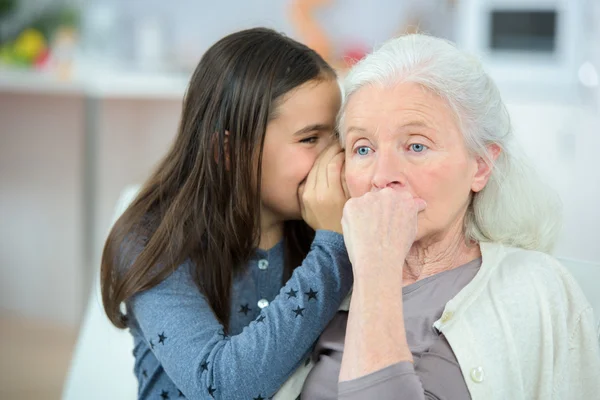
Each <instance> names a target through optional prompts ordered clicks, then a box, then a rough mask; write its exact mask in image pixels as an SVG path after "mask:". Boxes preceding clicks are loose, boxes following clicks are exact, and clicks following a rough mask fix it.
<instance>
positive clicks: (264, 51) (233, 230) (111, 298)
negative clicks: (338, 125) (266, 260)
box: [101, 28, 335, 331]
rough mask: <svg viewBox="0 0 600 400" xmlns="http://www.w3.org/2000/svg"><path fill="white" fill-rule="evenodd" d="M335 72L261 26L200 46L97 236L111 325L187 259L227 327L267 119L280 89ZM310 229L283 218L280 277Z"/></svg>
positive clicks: (256, 212)
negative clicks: (158, 157)
mask: <svg viewBox="0 0 600 400" xmlns="http://www.w3.org/2000/svg"><path fill="white" fill-rule="evenodd" d="M334 78H335V73H334V71H333V70H332V69H331V67H329V65H327V63H326V62H325V61H324V60H323V59H322V58H321V57H320V56H318V55H317V54H316V53H315V52H314V51H312V50H310V49H309V48H307V47H306V46H304V45H302V44H300V43H298V42H296V41H294V40H291V39H289V38H287V37H285V36H283V35H281V34H279V33H277V32H274V31H272V30H269V29H265V28H255V29H249V30H244V31H240V32H237V33H234V34H231V35H229V36H226V37H225V38H223V39H221V40H220V41H218V42H217V43H215V44H214V45H213V46H212V47H211V48H210V49H209V50H208V51H207V52H206V53H205V54H204V56H203V57H202V59H201V60H200V63H199V64H198V67H197V68H196V70H195V71H194V74H193V76H192V78H191V81H190V84H189V87H188V89H187V93H186V95H185V98H184V103H183V111H182V115H181V122H180V126H179V131H178V134H177V136H176V138H175V141H174V143H173V145H172V147H171V149H170V150H169V152H168V153H167V155H166V156H165V158H164V159H163V160H162V162H161V163H160V164H159V165H158V167H157V168H156V170H155V171H154V173H153V174H152V175H151V176H150V178H149V179H148V180H147V181H146V183H145V184H144V186H143V187H142V189H141V192H140V193H139V195H138V196H137V198H136V199H135V200H134V201H133V203H132V204H131V205H130V206H129V208H128V209H127V210H126V211H125V212H124V214H123V215H122V216H121V217H120V218H119V220H118V221H117V222H116V223H115V225H114V226H113V228H112V230H111V232H110V234H109V236H108V239H107V240H106V244H105V246H104V251H103V254H102V268H101V285H102V302H103V304H104V309H105V311H106V314H107V315H108V318H109V319H110V320H111V322H112V323H113V324H114V325H115V326H117V327H119V328H124V327H125V326H126V317H125V315H124V314H123V312H122V310H121V308H120V306H121V304H122V303H124V302H126V301H127V300H128V299H130V298H131V297H132V296H134V295H136V294H137V293H140V292H142V291H145V290H148V289H151V288H152V287H154V286H156V285H158V284H159V283H160V282H162V281H163V280H164V279H165V278H166V277H167V276H168V275H169V274H171V273H172V272H173V271H174V270H175V269H176V268H177V267H178V266H179V265H180V264H182V263H183V262H185V261H188V260H189V261H191V262H192V265H193V272H194V280H195V283H196V284H197V286H198V288H199V289H200V291H201V292H202V293H203V294H204V296H205V297H206V299H207V301H208V303H209V304H210V306H211V307H212V310H213V312H214V313H215V315H216V317H217V318H218V320H219V321H220V323H221V324H222V325H223V326H224V327H225V330H226V331H227V330H228V325H229V314H230V294H231V285H232V281H233V278H234V276H235V274H236V273H237V272H238V271H239V270H240V269H241V268H243V266H244V264H245V263H246V262H247V261H248V260H249V258H250V256H251V255H252V253H253V251H254V250H255V248H256V247H257V245H258V242H259V240H260V204H261V202H260V174H261V171H260V165H261V160H262V148H263V143H264V138H265V133H266V128H267V124H268V122H269V120H270V119H271V118H272V117H273V115H274V113H275V112H276V108H277V105H278V100H280V99H281V98H282V96H283V95H284V94H286V93H287V92H289V91H290V90H292V89H294V88H296V87H298V86H300V85H302V84H304V83H306V82H308V81H312V80H316V79H334ZM226 132H227V133H226ZM313 237H314V232H313V231H312V230H311V229H310V228H309V227H308V226H307V225H306V224H305V223H304V222H303V221H287V222H285V227H284V243H285V250H284V252H285V272H284V280H287V279H289V277H290V275H291V273H292V271H293V269H294V268H295V267H296V266H298V265H300V263H301V262H302V260H303V259H304V257H305V256H306V254H307V252H308V250H309V248H310V243H311V241H312V239H313Z"/></svg>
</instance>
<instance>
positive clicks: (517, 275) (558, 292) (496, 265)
mask: <svg viewBox="0 0 600 400" xmlns="http://www.w3.org/2000/svg"><path fill="white" fill-rule="evenodd" d="M486 250H487V253H488V259H489V260H488V261H490V262H489V264H488V265H487V266H486V267H487V268H488V269H490V270H491V271H489V284H490V285H492V286H496V287H497V286H502V287H504V288H505V290H506V291H508V292H509V293H510V296H511V297H515V296H519V295H520V292H526V293H527V294H528V295H530V296H531V295H533V296H535V297H536V298H542V299H545V300H546V301H547V302H548V303H555V304H554V305H556V306H562V307H567V308H569V309H570V311H571V312H575V313H578V312H581V311H583V310H584V309H585V308H588V307H589V302H588V301H587V299H586V298H585V296H584V294H583V292H582V290H581V288H580V287H579V285H578V284H577V281H576V280H575V278H574V277H573V276H572V275H571V273H570V272H569V271H568V270H567V268H566V267H565V266H564V265H563V264H562V263H561V262H560V261H559V260H558V259H557V258H555V257H554V256H552V255H550V254H547V253H544V252H541V251H535V250H526V249H522V248H516V247H510V246H505V245H502V244H487V245H482V253H483V259H484V263H485V261H486V257H485V256H486ZM482 267H484V265H482ZM523 294H524V293H523Z"/></svg>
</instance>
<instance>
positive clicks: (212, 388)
mask: <svg viewBox="0 0 600 400" xmlns="http://www.w3.org/2000/svg"><path fill="white" fill-rule="evenodd" d="M216 391H217V389H215V388H214V387H212V386H209V387H208V394H209V395H210V397H214V396H213V394H215V392H216Z"/></svg>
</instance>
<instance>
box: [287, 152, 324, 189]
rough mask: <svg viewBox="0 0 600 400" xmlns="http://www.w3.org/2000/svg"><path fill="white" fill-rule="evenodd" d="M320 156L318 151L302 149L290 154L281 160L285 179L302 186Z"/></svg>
mask: <svg viewBox="0 0 600 400" xmlns="http://www.w3.org/2000/svg"><path fill="white" fill-rule="evenodd" d="M318 154H319V153H318V151H317V150H316V149H301V150H298V151H294V152H290V154H288V155H287V156H286V157H283V158H282V160H281V171H285V173H284V175H285V176H284V177H283V178H284V179H287V180H288V181H289V183H290V184H294V185H298V184H300V182H302V181H303V180H305V179H306V177H307V176H308V173H309V172H310V170H311V169H312V167H313V165H314V163H315V160H316V159H317V156H318ZM292 160H293V161H292Z"/></svg>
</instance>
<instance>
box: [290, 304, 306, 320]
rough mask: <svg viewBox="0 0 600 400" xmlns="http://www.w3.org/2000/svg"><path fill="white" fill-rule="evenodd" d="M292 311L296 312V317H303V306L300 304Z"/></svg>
mask: <svg viewBox="0 0 600 400" xmlns="http://www.w3.org/2000/svg"><path fill="white" fill-rule="evenodd" d="M292 311H293V312H294V313H295V314H296V318H298V317H304V314H303V313H304V308H300V306H298V307H297V308H296V309H295V310H292Z"/></svg>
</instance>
